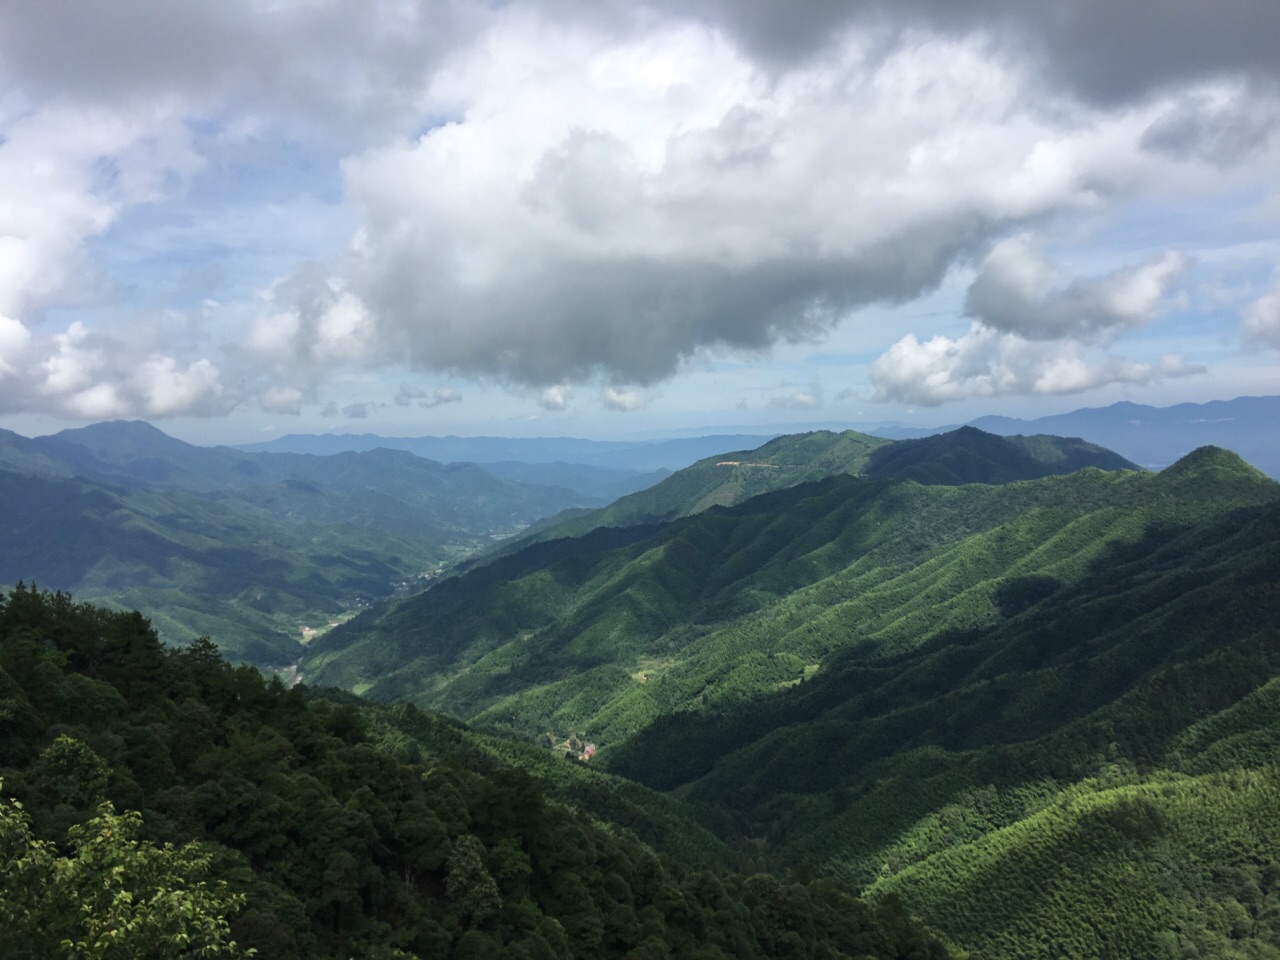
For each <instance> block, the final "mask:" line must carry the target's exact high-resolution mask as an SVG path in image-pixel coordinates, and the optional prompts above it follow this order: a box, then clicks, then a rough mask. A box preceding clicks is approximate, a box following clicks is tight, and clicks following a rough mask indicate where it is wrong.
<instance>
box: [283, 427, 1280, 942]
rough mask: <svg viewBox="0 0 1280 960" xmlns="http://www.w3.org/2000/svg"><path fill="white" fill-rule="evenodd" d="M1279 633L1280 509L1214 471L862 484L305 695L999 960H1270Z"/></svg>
mask: <svg viewBox="0 0 1280 960" xmlns="http://www.w3.org/2000/svg"><path fill="white" fill-rule="evenodd" d="M962 436H963V435H962ZM889 449H893V448H889ZM1277 618H1280V484H1276V483H1275V482H1273V481H1271V480H1269V479H1268V478H1266V477H1265V476H1264V475H1262V474H1261V473H1260V472H1259V471H1257V470H1255V469H1253V468H1252V467H1250V466H1248V465H1247V464H1245V463H1244V462H1243V461H1242V460H1241V459H1240V458H1239V457H1238V456H1236V455H1235V454H1233V453H1229V452H1227V451H1223V450H1221V449H1217V448H1202V449H1200V450H1197V451H1194V452H1193V453H1191V454H1189V455H1188V456H1186V457H1184V458H1183V459H1182V460H1180V461H1178V462H1177V463H1175V464H1174V465H1172V466H1170V467H1168V468H1166V469H1165V470H1164V471H1162V472H1160V473H1148V472H1144V471H1135V470H1118V471H1103V470H1100V469H1098V468H1096V467H1094V468H1085V469H1083V470H1080V471H1077V472H1075V473H1072V474H1069V475H1060V476H1049V477H1043V478H1040V479H1033V480H1018V481H1013V482H1009V483H1006V484H1003V485H994V484H973V483H970V484H965V485H958V486H957V485H949V484H932V485H930V484H921V483H919V482H916V481H914V480H909V479H904V478H900V477H895V478H891V479H873V478H861V477H856V476H852V475H849V474H840V475H837V476H832V477H829V478H827V479H824V480H821V481H818V482H814V483H804V484H801V485H798V486H795V487H791V488H788V489H784V490H779V491H774V492H770V493H766V494H763V495H760V496H756V497H753V498H751V499H748V500H746V501H744V502H742V503H739V504H738V505H736V506H733V507H729V508H722V507H713V508H711V509H707V510H704V511H702V512H700V513H696V514H693V515H691V516H686V517H683V518H680V519H676V520H674V521H670V522H666V523H661V524H640V525H636V526H630V527H624V528H615V527H600V528H597V529H595V530H593V531H591V532H589V533H587V534H586V535H584V536H582V537H578V538H575V539H560V540H553V541H548V542H542V543H535V544H532V545H530V546H528V547H527V548H525V549H523V550H521V551H519V552H517V553H514V554H512V555H509V556H505V557H502V558H501V559H498V560H496V561H494V562H493V563H492V564H490V565H488V566H483V567H479V568H478V569H475V570H472V571H470V572H467V573H465V574H463V575H461V576H458V577H455V578H452V579H449V580H445V581H442V582H440V583H439V584H437V585H435V586H434V587H432V588H431V589H430V590H428V591H426V592H425V593H423V594H420V595H418V596H415V597H410V598H406V599H404V600H401V601H398V602H395V603H393V604H390V605H387V606H381V607H378V608H375V609H372V610H370V611H367V612H366V613H364V614H362V615H361V616H359V617H357V618H356V619H354V620H352V621H350V622H349V623H347V624H345V625H344V626H342V627H340V628H338V629H335V630H334V631H332V632H330V633H329V634H327V635H326V636H325V637H324V638H322V639H321V640H319V641H318V642H317V643H316V644H314V645H313V646H312V647H311V648H310V649H309V650H308V652H307V655H306V657H305V658H304V660H303V664H302V670H303V676H304V677H305V678H306V679H307V680H308V682H315V683H321V684H326V683H332V684H337V685H339V686H343V687H347V688H349V689H355V690H358V691H360V692H362V693H364V694H365V695H366V696H367V697H369V698H372V699H375V700H393V699H394V700H399V701H403V700H409V701H411V702H414V703H417V704H419V705H421V706H423V707H426V708H429V709H435V710H442V711H444V712H446V713H449V714H451V715H453V716H456V717H459V718H461V719H464V720H467V721H468V722H470V723H473V724H477V725H479V726H480V727H482V728H485V729H488V730H491V731H493V732H495V733H501V734H504V735H507V736H514V737H517V738H521V739H525V740H531V741H534V742H537V743H541V744H543V745H544V746H548V747H555V746H557V745H560V744H563V743H564V742H571V743H572V742H587V741H590V742H591V743H592V744H593V745H594V747H595V748H596V752H595V754H594V758H593V761H592V762H593V763H600V764H601V765H602V766H603V767H604V768H606V769H608V770H610V771H613V772H616V773H619V774H622V775H624V776H626V777H628V778H630V779H632V780H635V781H638V782H640V783H643V784H646V785H648V786H651V787H654V788H657V789H660V790H664V791H669V792H671V794H672V795H674V796H678V797H681V798H683V799H685V800H689V801H693V802H695V803H697V804H699V805H700V806H703V807H710V808H714V809H716V810H717V811H719V812H720V815H722V816H724V815H727V816H729V817H730V818H731V819H730V821H729V825H728V826H727V827H725V828H724V829H725V830H726V834H725V835H735V836H738V837H746V838H747V840H746V843H747V844H748V845H750V846H753V847H754V848H755V849H757V850H758V851H760V852H761V853H762V854H763V855H764V856H766V857H767V858H773V857H776V858H778V859H779V861H780V862H783V863H789V864H792V865H797V864H799V865H803V868H804V869H805V870H807V871H815V872H817V873H819V874H823V875H833V876H837V877H840V878H841V879H843V880H846V881H847V882H850V883H852V884H854V885H855V886H858V887H861V888H863V889H866V890H869V891H872V892H873V894H875V895H877V896H882V895H887V894H888V893H895V894H898V895H901V896H902V897H903V899H904V901H905V902H907V903H909V904H910V905H911V907H912V909H913V910H917V911H919V913H920V915H921V916H922V918H923V919H924V920H925V921H926V922H927V923H929V924H931V925H934V926H935V928H936V929H939V930H941V931H943V932H944V933H946V934H947V935H948V936H950V937H952V938H953V939H955V940H956V942H959V943H962V944H964V945H965V946H967V947H971V948H973V949H975V950H977V951H978V953H979V954H980V955H983V956H995V957H1033V956H1054V955H1061V956H1073V957H1074V956H1079V957H1085V956H1158V955H1163V953H1164V952H1168V951H1172V952H1173V953H1178V954H1188V953H1189V952H1190V951H1194V952H1196V953H1197V954H1198V955H1215V956H1217V955H1240V956H1269V955H1270V954H1269V953H1268V952H1267V951H1268V950H1271V949H1273V948H1275V947H1277V946H1280V925H1277V923H1276V922H1275V918H1276V916H1277V914H1276V911H1275V910H1273V909H1272V908H1271V907H1270V906H1268V905H1270V904H1273V903H1274V902H1275V897H1276V895H1277V894H1278V893H1280V866H1278V867H1276V868H1275V870H1272V868H1271V867H1270V866H1269V864H1270V863H1272V862H1273V861H1274V851H1275V849H1277V847H1276V846H1275V844H1276V842H1277V841H1278V840H1280V834H1276V833H1275V830H1274V828H1273V826H1272V825H1273V824H1274V823H1275V819H1274V817H1272V816H1271V815H1269V814H1267V813H1266V812H1265V811H1267V810H1268V809H1270V810H1272V811H1274V810H1275V809H1277V807H1275V806H1274V804H1275V803H1276V802H1277V800H1278V799H1280V776H1278V775H1277V773H1276V768H1275V767H1274V765H1273V760H1274V755H1275V754H1274V751H1275V749H1276V747H1277V746H1280V710H1277V701H1276V699H1275V698H1276V695H1277V694H1276V691H1277V689H1280V686H1278V685H1280V642H1278V641H1280V637H1278V635H1277V633H1276V629H1275V623H1277V622H1280V619H1277ZM1268 871H1271V872H1268ZM1273 874H1274V876H1273ZM1082 917H1088V918H1089V922H1088V923H1083V924H1082V923H1081V918H1082ZM1233 950H1234V951H1238V954H1237V953H1232V952H1231V951H1233Z"/></svg>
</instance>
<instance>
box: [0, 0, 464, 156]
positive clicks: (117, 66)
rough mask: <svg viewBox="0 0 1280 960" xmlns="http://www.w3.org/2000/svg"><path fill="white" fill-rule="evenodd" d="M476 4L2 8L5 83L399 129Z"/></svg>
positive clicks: (318, 124)
mask: <svg viewBox="0 0 1280 960" xmlns="http://www.w3.org/2000/svg"><path fill="white" fill-rule="evenodd" d="M488 17H489V13H488V12H487V11H486V10H485V8H484V7H483V6H481V5H477V4H465V3H460V2H454V0H428V2H422V3H416V4H400V3H392V2H384V0H371V2H368V3H361V4H359V5H355V4H344V3H307V4H287V3H282V4H275V5H272V6H271V8H269V9H262V8H261V5H259V4H254V3H252V2H249V0H222V2H217V3H172V2H168V0H120V2H112V3H102V2H98V0H41V2H32V3H27V2H16V3H4V4H0V78H3V79H4V80H6V81H7V85H8V86H9V87H10V88H11V89H12V88H16V89H19V90H21V91H22V92H23V93H24V94H25V95H26V96H28V97H30V98H32V99H35V100H46V99H66V100H70V101H73V102H81V103H95V104H105V105H117V106H118V105H123V104H126V103H129V102H130V101H135V100H136V101H139V102H142V103H147V102H155V101H164V100H171V99H174V98H180V99H182V100H184V101H194V102H196V103H202V104H204V105H206V106H212V107H214V108H215V109H217V108H219V107H221V106H223V105H224V103H223V101H225V100H226V99H227V98H231V99H233V100H235V101H237V102H238V105H239V108H240V111H239V112H240V117H241V119H243V118H244V117H245V114H246V112H247V114H248V116H250V117H252V116H254V115H255V114H260V115H264V116H265V115H268V114H271V115H273V116H274V119H275V120H276V121H279V120H280V119H286V122H287V123H289V124H291V125H292V124H301V125H302V126H304V127H309V128H312V129H315V128H328V129H330V130H343V131H344V132H345V133H346V135H347V136H348V137H349V136H350V134H351V131H352V128H353V127H360V128H366V129H373V128H382V129H384V130H385V129H386V128H387V127H388V126H389V125H394V124H396V123H397V122H403V121H404V120H405V119H406V118H407V117H408V116H409V115H410V114H411V113H412V110H413V109H414V107H415V106H416V104H417V100H418V98H419V97H420V95H421V89H422V86H423V84H424V82H425V81H426V79H427V78H429V77H430V75H431V74H432V72H433V71H434V70H435V69H436V68H437V67H438V65H439V63H440V61H441V59H442V57H444V56H445V55H446V54H447V53H448V51H449V50H450V49H452V48H453V47H454V46H455V45H456V44H458V43H459V42H462V41H464V40H466V39H468V38H470V37H473V36H474V35H475V33H476V32H477V30H479V29H480V28H481V26H482V25H483V24H484V23H486V22H487V20H488Z"/></svg>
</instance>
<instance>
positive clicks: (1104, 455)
mask: <svg viewBox="0 0 1280 960" xmlns="http://www.w3.org/2000/svg"><path fill="white" fill-rule="evenodd" d="M1085 467H1097V468H1099V469H1101V470H1135V469H1137V468H1138V467H1137V464H1135V463H1132V462H1130V461H1128V460H1126V459H1125V458H1124V457H1122V456H1120V455H1119V454H1116V453H1113V452H1112V451H1110V450H1107V449H1105V448H1104V447H1100V446H1098V445H1097V444H1093V443H1087V442H1085V441H1083V440H1080V439H1078V438H1066V437H1054V436H1046V435H1043V434H1039V435H1035V436H1029V437H1027V436H1008V437H999V436H995V435H994V434H991V433H987V432H985V431H982V430H978V429H976V428H974V427H960V428H959V429H956V430H951V431H949V432H947V433H942V434H938V435H935V436H930V437H922V438H920V439H918V440H899V441H897V442H896V443H891V444H885V445H883V446H880V447H877V448H876V450H875V452H874V453H873V454H872V455H871V456H870V457H869V458H868V460H867V463H866V465H865V467H864V471H863V472H864V473H865V475H866V476H868V477H883V478H889V477H901V478H903V479H906V480H915V481H916V482H917V483H932V484H938V483H941V484H951V485H955V484H962V483H1012V482H1013V481H1015V480H1036V479H1039V478H1040V477H1050V476H1054V475H1055V474H1063V473H1075V472H1076V471H1077V470H1083V469H1084V468H1085Z"/></svg>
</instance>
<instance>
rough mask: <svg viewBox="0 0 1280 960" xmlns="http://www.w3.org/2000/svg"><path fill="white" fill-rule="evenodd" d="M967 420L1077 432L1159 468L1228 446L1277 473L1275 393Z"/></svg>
mask: <svg viewBox="0 0 1280 960" xmlns="http://www.w3.org/2000/svg"><path fill="white" fill-rule="evenodd" d="M970 425H971V426H974V427H978V428H979V429H982V430H986V431H987V432H988V433H998V434H1005V435H1007V434H1013V433H1029V432H1034V433H1051V434H1056V435H1058V436H1064V437H1082V438H1084V439H1085V440H1089V441H1092V442H1093V443H1098V444H1101V445H1102V446H1104V447H1108V448H1110V449H1112V450H1115V451H1116V452H1117V453H1120V454H1121V455H1123V456H1125V457H1128V458H1129V459H1130V460H1132V461H1134V462H1135V463H1138V464H1141V465H1142V466H1144V467H1146V468H1148V469H1150V470H1159V469H1161V468H1163V467H1166V466H1168V465H1169V464H1171V463H1173V462H1174V461H1175V460H1177V459H1178V458H1180V457H1182V456H1184V455H1185V454H1187V453H1189V452H1191V451H1192V450H1194V449H1196V448H1197V447H1201V446H1205V445H1209V444H1211V445H1215V446H1219V447H1224V448H1226V449H1228V450H1234V451H1235V452H1236V453H1238V454H1240V456H1242V457H1244V458H1245V459H1246V460H1247V461H1249V462H1250V463H1252V464H1253V465H1254V466H1255V467H1257V468H1258V469H1259V470H1261V471H1263V472H1264V473H1266V474H1268V475H1270V476H1272V477H1275V478H1280V397H1238V398H1237V399H1235V400H1213V401H1210V402H1209V403H1180V404H1178V405H1176V406H1172V407H1149V406H1144V405H1142V404H1137V403H1129V402H1127V401H1126V402H1121V403H1114V404H1112V405H1111V406H1109V407H1097V408H1091V409H1084V410H1075V411H1072V412H1071V413H1063V414H1058V415H1055V416H1051V417H1039V418H1037V419H1035V420H1018V419H1014V418H1012V417H980V418H978V419H977V420H973V421H970Z"/></svg>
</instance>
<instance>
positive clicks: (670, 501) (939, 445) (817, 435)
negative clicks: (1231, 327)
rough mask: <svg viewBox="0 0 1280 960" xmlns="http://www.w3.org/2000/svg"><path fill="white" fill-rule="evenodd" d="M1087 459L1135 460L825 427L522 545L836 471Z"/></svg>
mask: <svg viewBox="0 0 1280 960" xmlns="http://www.w3.org/2000/svg"><path fill="white" fill-rule="evenodd" d="M1085 467H1099V468H1101V469H1104V470H1131V469H1136V467H1135V465H1134V464H1132V463H1130V462H1129V461H1128V460H1125V459H1124V458H1123V457H1120V456H1118V455H1116V454H1114V453H1112V452H1111V451H1109V450H1105V449H1103V448H1102V447H1098V446H1095V445H1093V444H1090V443H1085V442H1084V441H1082V440H1074V439H1064V438H1062V437H1047V436H1037V437H997V436H995V435H993V434H989V433H983V432H982V431H981V430H975V429H973V428H972V427H962V428H961V429H959V430H954V431H952V432H950V433H946V434H940V435H938V436H935V437H927V438H925V439H923V440H902V441H891V440H885V439H883V438H881V437H872V436H868V435H866V434H862V433H857V432H855V431H853V430H846V431H844V432H843V433H833V432H831V431H825V430H819V431H815V432H812V433H802V434H794V435H789V436H784V437H778V438H777V439H774V440H771V441H769V442H768V443H766V444H764V445H763V446H761V447H759V448H757V449H755V450H741V451H736V452H732V453H724V454H718V455H716V456H714V457H708V458H706V459H704V460H700V461H698V462H697V463H695V464H693V465H692V466H689V467H686V468H684V469H683V470H679V471H677V472H676V473H674V474H672V475H671V476H670V477H667V478H666V479H665V480H663V481H662V482H660V483H658V484H656V485H654V486H652V487H649V488H648V489H645V490H641V491H639V492H637V493H633V494H631V495H630V496H626V497H622V498H621V499H619V500H618V501H616V502H615V503H612V504H610V505H609V506H607V507H602V508H600V509H598V510H594V511H589V512H585V513H584V512H581V511H575V512H574V513H573V514H572V515H567V516H565V517H564V518H563V519H562V520H560V521H559V522H555V519H554V518H553V519H552V520H551V521H544V522H542V523H539V524H536V525H534V526H533V528H532V529H531V531H530V532H529V533H528V534H526V535H525V537H523V538H522V539H521V540H520V541H517V544H519V543H526V542H531V541H534V540H550V539H554V538H557V537H577V536H582V535H583V534H584V533H587V532H589V531H591V530H595V529H597V528H599V527H628V526H634V525H636V524H643V523H656V522H662V521H666V520H674V519H678V518H679V517H687V516H691V515H693V514H695V513H701V512H702V511H703V510H707V509H709V508H710V507H731V506H734V505H735V504H739V503H742V502H743V501H744V500H748V499H750V498H751V497H755V496H759V495H760V494H762V493H768V492H771V491H774V490H785V489H788V488H790V487H794V486H797V485H798V484H801V483H808V482H812V481H815V480H822V479H824V478H826V477H830V476H835V475H838V474H853V475H856V476H864V477H879V478H894V477H897V478H904V479H911V480H915V481H917V482H919V483H927V484H953V485H954V484H962V483H1008V482H1010V481H1013V480H1032V479H1036V478H1038V477H1046V476H1050V475H1052V474H1059V473H1073V472H1075V471H1076V470H1082V469H1084V468H1085ZM512 546H514V544H513V545H512ZM510 550H511V546H507V547H504V549H503V551H502V552H504V553H508V552H510Z"/></svg>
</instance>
